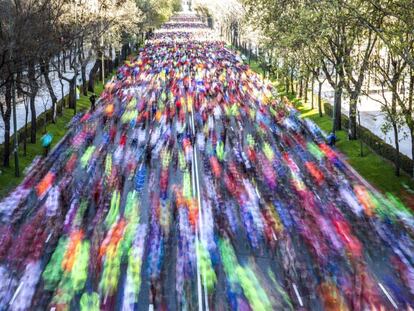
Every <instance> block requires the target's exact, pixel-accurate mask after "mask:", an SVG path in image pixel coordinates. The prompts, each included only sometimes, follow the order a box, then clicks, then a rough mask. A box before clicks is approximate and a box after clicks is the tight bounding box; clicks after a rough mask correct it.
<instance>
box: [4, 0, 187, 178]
mask: <svg viewBox="0 0 414 311" xmlns="http://www.w3.org/2000/svg"><path fill="white" fill-rule="evenodd" d="M179 6H180V0H160V1H157V0H0V112H1V117H2V120H3V123H4V143H3V148H2V151H3V154H2V157H3V159H2V160H3V161H2V162H3V166H5V167H8V166H9V164H10V162H9V161H10V153H11V145H10V143H11V138H12V137H11V134H10V133H11V130H10V127H11V118H12V116H13V115H14V116H15V115H16V114H13V113H12V111H13V110H14V109H15V107H16V105H19V104H20V103H19V102H20V101H23V103H24V104H25V107H26V124H27V121H28V114H30V123H31V127H30V128H31V130H30V135H29V134H28V133H26V135H25V139H24V140H23V143H24V148H26V140H29V141H30V143H36V132H37V122H36V121H37V119H36V117H37V113H36V105H35V100H36V97H37V96H39V94H40V93H42V92H43V93H45V92H46V93H48V95H49V96H48V97H49V98H48V100H50V103H51V110H52V116H53V122H54V121H55V120H56V118H57V109H56V104H57V101H58V100H57V98H58V95H57V94H55V90H54V88H53V85H52V81H51V76H52V75H54V76H57V77H58V79H59V81H60V84H61V94H59V95H60V97H61V98H64V97H65V96H64V95H65V94H64V85H65V84H66V85H68V86H69V96H68V107H69V108H71V109H73V110H74V112H75V113H76V86H77V84H78V82H77V81H78V80H79V77H80V78H81V85H80V88H81V90H82V92H83V94H85V95H87V92H88V90H89V91H92V92H93V91H94V84H95V83H94V82H95V79H96V78H97V77H102V78H104V76H105V74H107V73H108V72H111V71H112V69H113V67H114V65H115V64H114V63H113V60H114V59H120V58H122V59H125V58H126V56H127V55H128V54H129V53H130V46H131V45H132V44H133V43H134V44H135V43H137V42H138V41H139V40H143V38H144V33H145V32H147V31H148V30H150V29H152V28H153V27H157V26H158V25H159V24H160V23H162V22H164V21H165V20H167V19H168V18H169V17H170V15H171V14H172V13H173V11H174V10H177V9H179ZM91 62H94V66H93V68H92V69H91V71H90V73H89V76H87V70H86V68H87V65H88V64H89V63H91ZM25 128H27V126H26V127H25ZM15 141H16V139H15ZM16 147H18V146H17V145H16ZM14 152H15V154H16V155H17V148H15V150H14ZM16 173H17V174H18V171H17V172H16Z"/></svg>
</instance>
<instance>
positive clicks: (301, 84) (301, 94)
mask: <svg viewBox="0 0 414 311" xmlns="http://www.w3.org/2000/svg"><path fill="white" fill-rule="evenodd" d="M296 93H297V92H296ZM302 97H303V78H302V76H301V77H300V79H299V98H302Z"/></svg>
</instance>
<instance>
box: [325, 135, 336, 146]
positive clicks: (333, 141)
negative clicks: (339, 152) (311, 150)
mask: <svg viewBox="0 0 414 311" xmlns="http://www.w3.org/2000/svg"><path fill="white" fill-rule="evenodd" d="M326 139H327V141H328V145H329V146H331V147H332V146H335V144H336V141H337V138H336V135H335V133H334V132H331V133H329V135H328V137H327V138H326Z"/></svg>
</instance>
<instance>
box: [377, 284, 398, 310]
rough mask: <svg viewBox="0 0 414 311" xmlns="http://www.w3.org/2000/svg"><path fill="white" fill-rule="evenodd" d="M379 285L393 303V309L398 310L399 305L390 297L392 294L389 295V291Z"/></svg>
mask: <svg viewBox="0 0 414 311" xmlns="http://www.w3.org/2000/svg"><path fill="white" fill-rule="evenodd" d="M378 285H379V287H380V288H381V290H382V291H383V292H384V294H385V296H387V298H388V300H389V301H390V302H391V304H392V305H393V307H394V308H395V309H397V310H398V306H397V304H396V303H395V301H394V299H393V298H392V296H391V295H390V293H388V291H387V290H386V289H385V287H384V285H382V284H381V283H378Z"/></svg>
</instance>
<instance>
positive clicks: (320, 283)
mask: <svg viewBox="0 0 414 311" xmlns="http://www.w3.org/2000/svg"><path fill="white" fill-rule="evenodd" d="M173 21H174V23H170V24H168V26H166V27H164V28H167V29H168V30H165V31H163V30H160V31H158V32H156V33H155V34H154V36H155V37H154V38H153V39H152V40H151V41H149V43H148V44H147V45H146V46H145V47H144V48H143V49H141V50H140V51H139V53H138V55H137V57H136V58H134V59H132V60H131V61H128V62H127V63H126V64H125V65H124V66H122V67H120V68H119V70H118V72H117V75H116V77H114V78H113V79H112V80H111V81H110V82H108V83H107V85H106V88H105V91H104V93H103V95H102V96H101V98H100V100H99V102H98V103H97V105H96V108H95V110H93V111H89V112H87V113H84V114H81V115H78V116H76V117H75V118H74V119H73V120H72V122H71V124H70V125H68V134H67V135H66V136H65V138H64V139H63V140H62V141H61V142H60V143H59V145H58V146H56V147H55V148H54V149H53V150H51V151H50V153H49V156H48V157H47V158H42V159H37V161H36V162H34V163H33V165H32V167H31V168H30V169H29V170H28V173H27V176H26V178H25V180H24V181H23V183H22V184H21V185H20V186H18V187H17V188H16V190H15V191H13V192H12V193H11V194H10V195H9V196H8V197H6V198H5V199H4V200H3V201H1V202H0V223H1V225H0V310H29V309H30V310H46V309H49V310H50V309H54V310H85V311H86V310H88V311H93V310H148V308H149V307H151V308H154V309H155V310H299V309H303V310H392V309H401V310H409V309H410V308H411V307H414V304H413V302H414V270H413V264H414V257H413V250H414V245H413V234H414V232H413V229H414V222H413V217H412V212H411V211H410V210H408V209H407V208H405V207H404V206H403V204H402V203H401V202H400V201H399V200H398V199H397V198H395V197H392V196H391V195H382V194H379V193H378V192H377V191H376V190H375V189H373V188H372V187H371V186H370V185H369V184H367V183H366V182H365V181H364V180H362V179H361V178H360V177H359V176H357V175H356V174H355V173H354V171H353V170H352V169H351V168H350V167H349V166H348V164H347V163H346V162H345V161H344V159H343V157H342V156H341V155H340V154H339V153H338V152H337V151H336V150H334V149H331V148H330V147H329V146H328V145H327V144H326V141H325V137H324V136H323V134H322V133H321V131H320V130H319V128H318V127H317V126H316V125H315V124H313V123H312V122H311V121H309V120H302V119H300V118H299V116H298V113H297V111H296V110H295V109H294V108H293V107H291V106H290V105H289V103H287V102H285V101H283V100H280V99H278V97H277V93H276V91H275V90H274V88H273V86H272V85H271V84H270V83H269V82H268V81H265V80H263V79H262V78H261V77H260V76H259V75H257V74H256V73H254V72H253V71H251V70H250V68H249V66H248V65H246V64H245V63H244V62H243V60H242V58H241V57H240V55H238V54H237V53H235V52H234V51H231V50H230V49H228V48H226V46H225V45H224V43H223V42H220V41H218V39H217V38H214V35H213V34H209V36H210V38H209V40H207V39H203V40H197V31H200V33H199V35H200V36H202V37H203V35H202V34H203V33H205V32H206V29H204V28H201V27H199V26H198V25H199V23H197V22H196V21H197V18H196V16H194V15H191V14H180V15H177V16H174V18H173ZM174 24H175V25H176V26H177V27H178V26H179V28H180V29H181V28H185V29H188V30H187V31H184V30H180V31H178V30H177V31H174V30H173V29H174V26H173V25H174ZM196 25H197V26H196ZM194 27H196V29H194ZM199 28H200V29H199ZM170 30H172V31H170ZM171 36H175V37H177V38H180V39H181V40H174V38H172V37H171Z"/></svg>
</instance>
